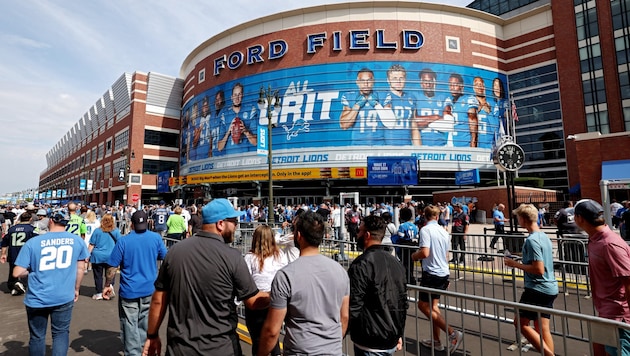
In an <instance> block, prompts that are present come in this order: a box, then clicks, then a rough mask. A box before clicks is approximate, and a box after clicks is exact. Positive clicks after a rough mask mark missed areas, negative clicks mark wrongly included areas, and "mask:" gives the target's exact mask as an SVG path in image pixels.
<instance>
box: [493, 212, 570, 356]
mask: <svg viewBox="0 0 630 356" xmlns="http://www.w3.org/2000/svg"><path fill="white" fill-rule="evenodd" d="M514 214H515V215H516V217H517V219H518V224H519V225H520V226H522V227H524V228H525V229H527V232H528V233H529V235H528V236H527V238H525V243H524V244H523V251H522V252H523V260H522V261H521V262H518V261H516V260H515V259H513V258H512V257H511V256H509V255H506V257H504V258H503V263H504V264H505V265H506V266H508V267H513V268H518V269H520V270H522V271H523V272H524V279H525V290H524V291H523V294H522V295H521V299H520V301H519V303H523V304H531V305H536V306H541V307H545V308H553V302H554V300H555V299H556V297H557V296H558V282H557V281H556V277H555V275H554V269H553V247H552V245H551V240H550V239H549V237H548V236H547V235H546V234H545V233H544V232H542V231H541V230H540V227H539V226H538V210H537V209H536V207H535V206H534V205H532V204H521V206H519V207H518V208H517V209H516V210H514ZM550 318H551V315H549V314H547V313H541V314H540V317H538V314H537V313H536V312H534V311H529V310H526V309H520V312H519V317H518V318H515V319H514V326H515V327H517V328H520V331H521V334H522V335H523V336H525V338H527V340H528V341H529V342H530V343H531V344H532V345H533V346H534V348H535V349H536V350H538V352H541V350H543V352H544V354H545V355H547V356H553V355H554V345H553V338H552V337H551V331H550V329H549V319H550ZM532 321H533V322H534V327H533V328H532V327H531V326H530V323H531V322H532ZM541 336H542V344H541Z"/></svg>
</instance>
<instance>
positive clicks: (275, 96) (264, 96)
mask: <svg viewBox="0 0 630 356" xmlns="http://www.w3.org/2000/svg"><path fill="white" fill-rule="evenodd" d="M272 100H273V103H272ZM258 108H259V109H260V111H261V112H262V111H263V110H265V109H266V110H267V162H268V170H269V172H268V175H269V203H268V207H267V210H268V217H267V219H268V220H267V221H268V223H269V225H270V226H273V225H274V223H275V221H274V219H275V217H274V204H273V162H272V161H273V153H272V152H271V150H272V136H271V129H272V127H273V124H272V123H271V118H272V116H273V113H274V112H275V113H276V114H278V113H280V94H279V93H278V91H277V90H276V91H272V90H271V86H268V87H267V90H265V89H263V87H262V86H261V87H260V94H259V95H258ZM258 139H259V140H260V139H261V138H260V137H259V138H258Z"/></svg>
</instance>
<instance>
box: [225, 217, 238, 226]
mask: <svg viewBox="0 0 630 356" xmlns="http://www.w3.org/2000/svg"><path fill="white" fill-rule="evenodd" d="M223 221H229V222H231V223H232V224H234V225H238V219H237V218H228V219H223Z"/></svg>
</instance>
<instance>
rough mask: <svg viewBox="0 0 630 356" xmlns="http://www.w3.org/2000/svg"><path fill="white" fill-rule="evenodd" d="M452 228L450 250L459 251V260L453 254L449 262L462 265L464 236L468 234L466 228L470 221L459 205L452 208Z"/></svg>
mask: <svg viewBox="0 0 630 356" xmlns="http://www.w3.org/2000/svg"><path fill="white" fill-rule="evenodd" d="M451 220H452V222H453V227H452V228H451V236H452V237H451V244H452V249H453V250H454V251H455V250H460V251H462V252H459V258H458V257H457V255H458V253H457V252H453V258H452V259H451V260H450V261H449V262H451V263H459V264H464V262H465V259H464V256H465V255H464V251H466V234H468V228H469V227H470V220H469V218H468V214H466V213H465V212H464V210H463V209H462V204H461V203H455V205H454V206H453V215H452V216H451Z"/></svg>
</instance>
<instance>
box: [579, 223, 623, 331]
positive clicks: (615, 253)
mask: <svg viewBox="0 0 630 356" xmlns="http://www.w3.org/2000/svg"><path fill="white" fill-rule="evenodd" d="M588 267H589V275H590V279H591V291H592V292H593V303H594V304H595V309H597V312H598V314H599V316H600V317H603V318H607V319H613V320H618V321H621V320H622V319H623V320H624V321H626V322H630V308H628V302H627V300H626V290H625V288H624V286H623V281H622V277H626V278H630V247H629V246H628V244H627V243H626V242H625V241H624V240H623V239H622V238H621V236H619V235H617V234H616V233H614V232H613V231H612V230H610V228H609V227H608V226H606V227H604V229H603V230H602V231H601V232H598V233H597V234H595V235H593V236H591V237H590V238H589V242H588Z"/></svg>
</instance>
